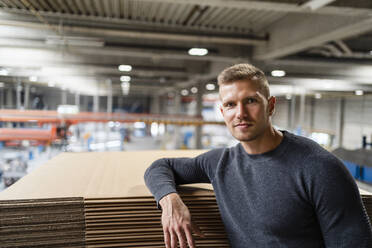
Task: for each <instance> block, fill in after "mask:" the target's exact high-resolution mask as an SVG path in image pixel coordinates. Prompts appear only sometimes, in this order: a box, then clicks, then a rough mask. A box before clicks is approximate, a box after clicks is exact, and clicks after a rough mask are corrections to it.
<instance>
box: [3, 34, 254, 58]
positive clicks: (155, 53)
mask: <svg viewBox="0 0 372 248" xmlns="http://www.w3.org/2000/svg"><path fill="white" fill-rule="evenodd" d="M0 46H1V48H9V49H11V48H23V49H33V50H35V49H39V50H40V51H50V52H52V51H55V52H56V53H70V54H74V55H94V56H113V57H123V56H125V57H134V58H151V59H167V60H187V61H221V62H229V63H239V62H243V61H247V59H248V57H249V54H244V52H240V53H239V54H241V55H242V56H233V55H220V54H213V53H209V54H208V55H206V56H190V55H189V54H188V53H187V51H186V50H185V51H184V52H183V51H180V50H172V49H168V50H165V49H161V50H160V49H159V50H157V49H153V48H146V47H138V48H136V47H100V48H99V49H97V48H95V47H86V46H71V45H65V46H53V45H46V43H45V41H42V40H33V39H32V40H29V39H26V38H24V39H20V37H17V38H15V39H13V38H0ZM235 50H237V49H235ZM4 62H6V61H4Z"/></svg>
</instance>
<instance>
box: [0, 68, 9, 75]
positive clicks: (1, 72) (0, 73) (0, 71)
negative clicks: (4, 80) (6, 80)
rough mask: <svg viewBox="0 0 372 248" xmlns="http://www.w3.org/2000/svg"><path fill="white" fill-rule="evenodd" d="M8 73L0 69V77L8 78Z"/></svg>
mask: <svg viewBox="0 0 372 248" xmlns="http://www.w3.org/2000/svg"><path fill="white" fill-rule="evenodd" d="M8 74H9V72H8V70H7V69H0V76H8Z"/></svg>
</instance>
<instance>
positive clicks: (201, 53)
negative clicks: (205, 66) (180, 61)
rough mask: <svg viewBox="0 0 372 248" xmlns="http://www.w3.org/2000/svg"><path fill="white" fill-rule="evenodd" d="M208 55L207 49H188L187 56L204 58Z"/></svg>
mask: <svg viewBox="0 0 372 248" xmlns="http://www.w3.org/2000/svg"><path fill="white" fill-rule="evenodd" d="M207 54H208V49H206V48H196V47H194V48H190V50H189V55H192V56H205V55H207Z"/></svg>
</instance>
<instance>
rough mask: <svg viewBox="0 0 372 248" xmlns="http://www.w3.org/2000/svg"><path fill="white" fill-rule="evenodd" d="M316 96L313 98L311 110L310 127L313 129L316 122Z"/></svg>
mask: <svg viewBox="0 0 372 248" xmlns="http://www.w3.org/2000/svg"><path fill="white" fill-rule="evenodd" d="M315 104H316V101H315V98H314V97H312V98H311V105H310V106H311V110H310V129H311V131H312V130H314V123H315Z"/></svg>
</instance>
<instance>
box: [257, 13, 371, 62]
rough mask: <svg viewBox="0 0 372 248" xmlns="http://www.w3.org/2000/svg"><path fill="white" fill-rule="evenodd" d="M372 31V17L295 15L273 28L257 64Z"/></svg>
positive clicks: (259, 48)
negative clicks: (260, 61)
mask: <svg viewBox="0 0 372 248" xmlns="http://www.w3.org/2000/svg"><path fill="white" fill-rule="evenodd" d="M370 30H372V18H370V17H350V16H348V17H345V16H324V15H315V16H314V15H308V16H304V15H303V14H302V15H299V14H296V15H291V16H287V17H286V18H284V19H282V20H281V21H279V22H278V23H276V24H275V25H273V26H272V27H271V28H270V30H269V33H270V40H269V42H268V43H267V45H266V46H262V47H255V48H254V51H253V57H254V59H257V60H268V59H276V58H280V57H284V56H287V55H290V54H294V53H297V52H300V51H303V50H306V49H309V48H311V47H314V46H318V45H321V44H323V43H326V42H329V41H333V40H342V39H346V38H349V37H352V36H355V35H359V34H362V33H365V32H368V31H370Z"/></svg>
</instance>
